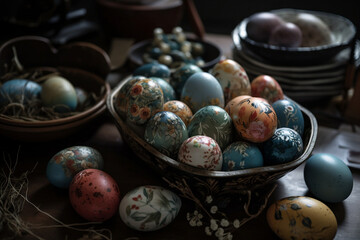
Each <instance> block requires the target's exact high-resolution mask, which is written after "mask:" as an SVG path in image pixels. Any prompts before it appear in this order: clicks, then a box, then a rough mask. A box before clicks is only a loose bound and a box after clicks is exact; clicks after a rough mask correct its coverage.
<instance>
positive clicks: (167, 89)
mask: <svg viewBox="0 0 360 240" xmlns="http://www.w3.org/2000/svg"><path fill="white" fill-rule="evenodd" d="M150 78H151V79H152V80H155V81H156V82H157V84H159V86H160V88H161V90H162V91H163V94H164V102H167V101H170V100H175V99H176V95H175V90H174V88H173V87H172V86H171V85H170V83H168V82H167V81H165V80H164V79H162V78H158V77H150Z"/></svg>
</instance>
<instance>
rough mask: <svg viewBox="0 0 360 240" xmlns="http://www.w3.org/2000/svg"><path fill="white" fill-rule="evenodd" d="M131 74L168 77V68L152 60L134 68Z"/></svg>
mask: <svg viewBox="0 0 360 240" xmlns="http://www.w3.org/2000/svg"><path fill="white" fill-rule="evenodd" d="M133 75H134V76H144V77H159V78H163V79H169V77H170V68H169V67H168V66H166V65H164V64H161V63H156V62H152V63H147V64H144V65H141V66H140V67H138V68H136V69H135V70H134V72H133Z"/></svg>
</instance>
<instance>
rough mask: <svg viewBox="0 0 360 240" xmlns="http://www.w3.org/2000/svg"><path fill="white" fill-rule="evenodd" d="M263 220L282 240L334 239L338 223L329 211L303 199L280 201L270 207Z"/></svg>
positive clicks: (311, 199)
mask: <svg viewBox="0 0 360 240" xmlns="http://www.w3.org/2000/svg"><path fill="white" fill-rule="evenodd" d="M266 220H267V223H268V225H269V226H270V228H271V230H272V231H273V232H274V233H275V234H276V235H277V236H278V237H279V238H281V239H284V240H285V239H328V240H331V239H334V237H335V235H336V232H337V221H336V217H335V215H334V213H333V212H332V211H331V209H330V208H329V207H328V206H326V205H325V204H324V203H322V202H321V201H319V200H316V199H314V198H311V197H305V196H294V197H286V198H283V199H280V200H278V201H276V202H274V203H273V204H271V205H270V207H269V208H268V210H267V212H266Z"/></svg>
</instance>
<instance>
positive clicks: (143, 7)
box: [96, 0, 182, 12]
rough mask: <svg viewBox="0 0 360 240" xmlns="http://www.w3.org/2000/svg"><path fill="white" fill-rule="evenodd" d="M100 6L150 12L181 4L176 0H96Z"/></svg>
mask: <svg viewBox="0 0 360 240" xmlns="http://www.w3.org/2000/svg"><path fill="white" fill-rule="evenodd" d="M96 1H97V3H98V4H99V5H100V6H103V7H107V8H115V9H119V10H124V11H140V12H151V11H158V10H168V9H172V8H177V7H181V6H182V1H180V0H176V1H171V2H168V4H156V5H153V4H127V3H120V2H116V1H112V0H96Z"/></svg>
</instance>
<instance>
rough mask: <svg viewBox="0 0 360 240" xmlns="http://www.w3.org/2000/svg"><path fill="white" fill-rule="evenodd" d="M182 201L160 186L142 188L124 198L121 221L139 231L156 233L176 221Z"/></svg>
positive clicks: (130, 192)
mask: <svg viewBox="0 0 360 240" xmlns="http://www.w3.org/2000/svg"><path fill="white" fill-rule="evenodd" d="M181 204H182V203H181V199H180V198H179V196H177V195H176V194H175V193H173V192H172V191H170V190H167V189H165V188H162V187H160V186H140V187H137V188H135V189H133V190H131V191H129V192H128V193H126V194H125V196H124V197H123V198H122V200H121V202H120V206H119V214H120V217H121V220H122V221H123V222H124V223H125V224H126V226H128V227H130V228H132V229H135V230H138V231H155V230H159V229H161V228H164V227H166V226H168V225H169V224H170V223H172V222H173V221H174V219H175V218H176V216H177V215H178V213H179V211H180V208H181Z"/></svg>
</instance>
